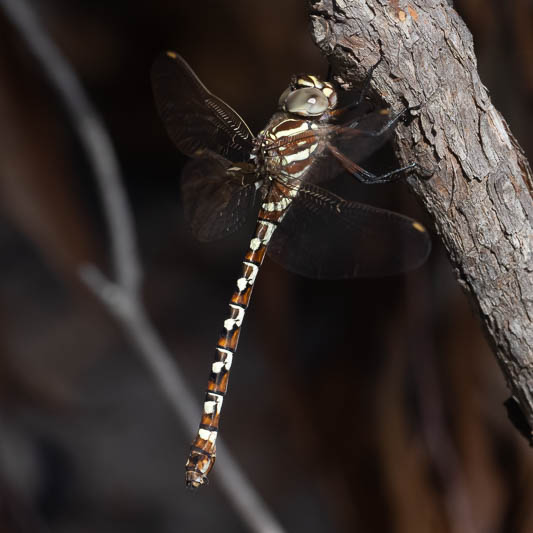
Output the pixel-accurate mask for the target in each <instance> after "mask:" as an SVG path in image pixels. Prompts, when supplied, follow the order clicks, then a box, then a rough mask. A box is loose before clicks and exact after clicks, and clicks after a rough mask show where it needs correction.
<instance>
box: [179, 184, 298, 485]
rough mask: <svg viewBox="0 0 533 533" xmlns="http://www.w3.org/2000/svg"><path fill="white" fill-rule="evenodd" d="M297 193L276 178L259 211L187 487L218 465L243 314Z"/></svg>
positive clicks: (218, 352)
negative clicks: (226, 398) (220, 434)
mask: <svg viewBox="0 0 533 533" xmlns="http://www.w3.org/2000/svg"><path fill="white" fill-rule="evenodd" d="M294 194H295V191H294V190H290V189H289V188H288V187H286V186H284V185H282V184H281V183H279V182H276V181H274V182H273V183H272V186H271V188H270V190H269V192H268V194H267V196H266V198H265V200H264V202H263V204H262V206H261V209H260V211H259V216H258V220H257V226H256V229H255V233H254V236H253V238H252V240H251V241H250V245H249V248H248V252H247V253H246V255H245V258H244V261H243V265H242V273H241V277H240V278H239V279H238V280H237V288H236V290H235V292H234V293H233V295H232V297H231V299H230V303H229V308H230V309H229V310H230V312H229V317H228V318H227V319H226V320H225V321H224V327H223V328H222V332H221V334H220V336H219V339H218V342H217V345H216V348H215V360H214V362H213V364H212V366H211V373H210V374H209V381H208V383H207V391H206V395H205V400H204V406H203V412H202V420H201V422H200V427H199V429H198V433H197V435H196V438H195V440H194V442H193V443H192V446H191V451H190V454H189V458H188V460H187V464H186V465H185V482H186V484H187V486H188V487H191V488H197V487H199V486H201V485H204V484H205V483H206V482H207V475H208V474H209V472H210V471H211V469H212V468H213V465H214V464H215V456H216V438H217V434H218V428H219V421H220V412H221V409H222V402H223V399H224V396H225V395H226V391H227V388H228V378H229V372H230V369H231V365H232V362H233V356H234V355H235V351H236V350H237V343H238V342H239V335H240V332H241V326H242V322H243V319H244V314H245V312H246V309H247V308H248V305H249V303H250V297H251V295H252V290H253V286H254V282H255V279H256V276H257V273H258V271H259V267H260V266H261V263H262V262H263V259H264V257H265V253H266V249H267V246H268V243H269V242H270V239H271V237H272V234H273V233H274V231H275V229H276V226H277V224H278V223H279V222H281V220H282V219H283V216H284V214H285V213H286V211H287V209H288V208H289V206H290V204H291V202H292V196H294Z"/></svg>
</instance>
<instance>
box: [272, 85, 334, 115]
mask: <svg viewBox="0 0 533 533" xmlns="http://www.w3.org/2000/svg"><path fill="white" fill-rule="evenodd" d="M336 105H337V93H336V91H335V89H334V87H333V85H332V84H331V83H329V82H327V81H322V80H321V79H320V78H318V77H317V76H313V75H311V74H300V75H299V76H293V77H292V79H291V83H290V85H289V86H288V87H287V89H285V91H284V92H283V94H282V95H281V96H280V98H279V106H280V107H281V109H283V110H284V111H287V112H289V113H293V114H295V115H299V116H302V117H319V116H321V115H323V114H324V113H325V112H326V111H332V110H333V109H334V108H335V106H336Z"/></svg>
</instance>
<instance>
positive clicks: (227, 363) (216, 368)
mask: <svg viewBox="0 0 533 533" xmlns="http://www.w3.org/2000/svg"><path fill="white" fill-rule="evenodd" d="M217 350H218V351H219V352H221V353H223V354H224V357H223V358H222V360H221V361H215V362H214V363H213V364H212V365H211V371H212V372H213V374H220V372H222V369H223V368H225V369H226V370H229V369H230V368H231V363H232V362H233V354H232V353H231V352H229V351H227V350H223V349H221V348H217ZM224 352H225V353H224Z"/></svg>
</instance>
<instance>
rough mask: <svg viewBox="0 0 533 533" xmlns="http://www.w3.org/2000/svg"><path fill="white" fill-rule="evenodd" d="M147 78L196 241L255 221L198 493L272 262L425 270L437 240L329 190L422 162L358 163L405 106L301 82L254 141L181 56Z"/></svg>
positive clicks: (308, 267) (349, 269) (217, 362)
mask: <svg viewBox="0 0 533 533" xmlns="http://www.w3.org/2000/svg"><path fill="white" fill-rule="evenodd" d="M372 70H373V69H372ZM372 70H371V71H370V73H369V76H368V77H367V82H366V83H365V85H367V84H368V81H369V80H370V76H371V75H372ZM151 77H152V87H153V92H154V97H155V102H156V107H157V110H158V112H159V115H160V117H161V119H162V121H163V123H164V125H165V127H166V130H167V132H168V135H169V136H170V138H171V139H172V141H173V142H174V144H175V145H176V146H177V148H178V149H179V150H180V151H181V152H182V153H183V154H185V155H186V156H188V157H189V158H191V159H190V161H189V162H188V163H187V165H186V166H185V168H184V170H183V173H182V180H181V192H182V200H183V206H184V213H185V218H186V220H187V221H188V223H189V224H190V227H191V229H192V233H193V235H194V236H195V237H196V238H197V239H199V240H200V241H213V240H216V239H220V238H222V237H225V236H227V235H229V234H231V233H233V232H235V231H236V230H238V229H239V228H240V227H242V226H243V224H244V223H245V222H246V221H247V220H249V219H250V217H252V216H254V217H255V218H256V226H255V231H254V233H253V236H252V238H251V240H250V243H249V245H248V249H247V251H246V253H245V255H244V259H243V261H242V269H241V274H240V276H239V277H238V279H237V282H236V287H235V289H234V292H233V294H232V296H231V299H230V302H229V313H228V316H227V318H226V320H225V321H224V324H223V328H222V331H221V333H220V335H219V337H218V341H217V343H216V346H215V357H214V361H213V363H212V365H211V371H210V374H209V380H208V384H207V390H206V393H205V400H204V404H203V412H202V416H201V422H200V425H199V429H198V432H197V434H196V437H195V439H194V441H193V443H192V445H191V449H190V454H189V457H188V459H187V463H186V466H185V482H186V485H187V486H188V487H189V488H193V489H196V488H198V487H201V486H202V485H205V484H207V482H208V474H209V472H210V471H211V469H212V468H213V465H214V463H215V458H216V439H217V435H218V432H219V424H220V415H221V410H222V403H223V400H224V398H225V396H226V392H227V389H228V378H229V374H230V369H231V366H232V363H233V359H234V357H235V353H236V350H237V344H238V341H239V336H240V332H241V327H242V324H243V320H244V316H245V313H246V311H247V309H248V306H249V304H250V298H251V295H252V290H253V287H254V283H255V281H256V278H257V274H258V272H259V269H260V267H261V264H262V263H263V259H264V257H265V255H267V254H268V255H269V257H270V258H272V259H273V260H275V261H276V262H278V263H280V264H281V265H283V266H284V267H285V268H287V269H288V270H289V271H292V272H295V273H297V274H301V275H304V276H307V277H311V278H318V279H347V278H353V277H378V276H387V275H394V274H398V273H402V272H406V271H409V270H411V269H414V268H417V267H419V266H420V265H421V264H422V263H423V262H424V261H425V260H426V258H427V256H428V254H429V251H430V247H431V241H430V239H429V236H428V233H427V231H426V229H425V228H424V226H422V224H420V223H419V222H417V221H415V220H413V219H411V218H408V217H406V216H403V215H401V214H398V213H393V212H391V211H387V210H384V209H379V208H376V207H372V206H369V205H365V204H362V203H358V202H354V201H348V200H345V199H343V198H341V197H339V196H337V195H336V194H334V193H333V192H332V191H330V190H328V189H326V188H324V185H326V184H327V182H329V181H330V180H333V178H335V177H336V176H338V175H339V174H341V173H343V172H344V173H345V172H348V173H349V174H351V175H352V176H354V177H355V178H356V179H358V180H359V181H361V182H363V183H367V184H376V183H387V182H391V181H394V180H396V179H398V178H401V177H403V176H405V174H406V173H409V172H412V171H414V170H416V169H417V168H418V165H417V163H411V164H409V165H406V166H404V167H402V168H398V169H395V170H393V171H391V172H388V173H385V174H383V175H379V176H378V175H374V174H372V173H371V172H369V171H367V170H365V169H364V168H363V167H361V166H360V165H359V164H358V162H360V161H362V160H364V159H365V158H367V157H368V156H369V155H370V154H371V153H373V152H374V151H375V150H376V148H377V147H379V146H381V145H382V144H383V143H384V142H385V140H386V139H387V138H388V134H389V133H390V132H391V131H392V130H393V129H394V127H395V125H396V124H397V122H398V121H399V120H400V119H401V118H402V117H404V116H405V114H406V112H407V111H409V109H410V108H406V109H405V110H403V111H402V112H400V113H397V114H395V115H391V113H390V112H389V111H388V110H382V109H380V110H375V109H372V107H371V106H369V105H368V104H367V99H366V98H365V97H364V93H365V90H366V89H365V87H363V90H361V92H360V95H359V97H358V98H357V99H355V100H354V102H353V103H351V104H349V105H347V106H344V107H342V106H340V105H339V91H338V90H337V89H336V88H335V86H334V84H333V83H332V82H330V81H327V80H323V79H321V78H320V77H318V76H314V75H310V74H301V75H295V76H293V77H292V78H291V80H290V83H289V86H288V87H287V89H286V90H285V91H284V92H283V93H282V95H281V96H280V98H279V101H278V105H277V109H276V111H275V113H274V114H273V116H272V118H271V119H270V121H269V122H268V123H267V125H266V127H265V128H264V129H263V130H262V131H260V132H259V133H258V135H256V136H254V135H253V134H252V133H251V131H250V128H249V127H248V126H247V125H246V123H245V122H244V120H243V119H242V118H241V117H240V116H239V114H238V113H237V112H236V111H235V110H234V109H233V108H232V107H230V106H229V105H228V104H227V103H225V102H224V101H223V100H221V99H220V98H218V97H217V96H215V95H214V94H212V93H211V92H210V91H209V90H208V89H207V88H206V86H205V85H204V84H203V83H202V82H201V81H200V79H199V78H198V76H197V75H196V74H195V73H194V71H193V70H192V68H191V67H190V66H189V65H188V64H187V62H186V61H185V60H184V59H183V58H182V57H181V56H180V55H178V54H177V53H175V52H166V53H163V54H161V55H160V57H159V58H158V59H156V61H155V63H154V65H153V68H152V73H151ZM411 109H412V108H411Z"/></svg>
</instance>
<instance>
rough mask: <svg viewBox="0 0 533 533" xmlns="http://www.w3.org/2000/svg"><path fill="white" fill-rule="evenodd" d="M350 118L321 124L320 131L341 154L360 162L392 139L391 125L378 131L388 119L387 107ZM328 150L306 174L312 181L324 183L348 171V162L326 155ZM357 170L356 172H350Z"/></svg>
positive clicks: (310, 181) (307, 178)
mask: <svg viewBox="0 0 533 533" xmlns="http://www.w3.org/2000/svg"><path fill="white" fill-rule="evenodd" d="M343 118H349V120H348V121H347V122H345V123H344V124H342V125H335V124H328V125H325V126H322V127H321V128H320V135H321V136H322V137H323V138H326V139H327V142H328V143H329V144H331V145H333V146H334V147H335V149H336V150H337V151H338V152H339V153H340V154H342V156H343V157H344V158H345V159H347V160H350V161H353V162H354V163H361V162H363V161H365V159H367V158H368V157H370V156H371V155H372V154H373V153H374V152H376V151H377V150H379V149H380V148H381V147H382V146H383V145H384V144H385V143H386V142H387V141H388V140H389V139H390V136H391V134H392V132H393V131H394V127H391V128H389V129H387V130H386V131H384V132H383V133H381V134H380V135H377V133H379V132H380V130H381V129H382V128H383V127H384V126H385V125H386V124H387V122H389V120H390V115H389V113H388V110H387V109H385V110H380V111H374V112H371V113H367V114H365V115H363V116H359V117H357V116H356V117H343ZM326 155H331V154H328V151H327V150H325V151H324V154H323V157H320V158H317V160H316V162H315V163H314V164H313V166H312V167H311V168H310V170H309V171H308V173H307V174H306V178H305V179H306V181H307V182H309V183H324V182H327V181H329V180H332V179H334V178H335V177H337V176H338V175H339V174H341V173H342V172H346V170H347V168H346V165H343V164H342V163H341V161H340V159H338V158H335V157H324V156H326ZM351 173H352V174H357V172H356V171H355V172H351Z"/></svg>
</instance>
